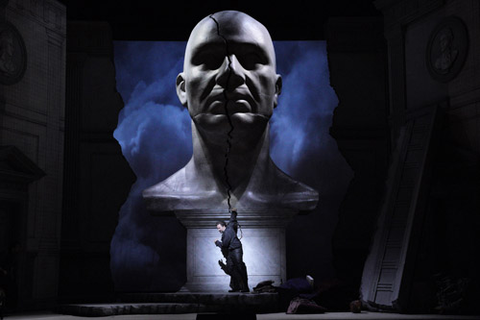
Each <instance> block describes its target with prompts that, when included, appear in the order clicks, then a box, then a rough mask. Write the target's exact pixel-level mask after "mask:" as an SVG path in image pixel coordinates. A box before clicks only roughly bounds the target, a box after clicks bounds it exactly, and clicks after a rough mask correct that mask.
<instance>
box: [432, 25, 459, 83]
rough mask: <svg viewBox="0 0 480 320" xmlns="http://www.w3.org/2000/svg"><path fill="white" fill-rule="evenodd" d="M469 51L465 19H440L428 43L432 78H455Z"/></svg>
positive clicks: (445, 79)
mask: <svg viewBox="0 0 480 320" xmlns="http://www.w3.org/2000/svg"><path fill="white" fill-rule="evenodd" d="M467 51H468V33H467V28H466V27H465V24H464V23H463V21H462V20H460V19H459V18H457V17H453V16H452V17H448V18H445V19H443V20H442V21H440V23H439V24H438V25H437V26H436V27H435V29H434V30H433V32H432V33H431V34H430V39H429V40H428V45H427V57H426V59H427V68H428V71H429V72H430V75H431V76H432V78H434V79H435V80H437V81H440V82H448V81H450V80H452V79H453V78H455V77H456V76H457V75H458V73H459V72H460V70H461V69H462V67H463V64H464V63H465V59H466V57H467Z"/></svg>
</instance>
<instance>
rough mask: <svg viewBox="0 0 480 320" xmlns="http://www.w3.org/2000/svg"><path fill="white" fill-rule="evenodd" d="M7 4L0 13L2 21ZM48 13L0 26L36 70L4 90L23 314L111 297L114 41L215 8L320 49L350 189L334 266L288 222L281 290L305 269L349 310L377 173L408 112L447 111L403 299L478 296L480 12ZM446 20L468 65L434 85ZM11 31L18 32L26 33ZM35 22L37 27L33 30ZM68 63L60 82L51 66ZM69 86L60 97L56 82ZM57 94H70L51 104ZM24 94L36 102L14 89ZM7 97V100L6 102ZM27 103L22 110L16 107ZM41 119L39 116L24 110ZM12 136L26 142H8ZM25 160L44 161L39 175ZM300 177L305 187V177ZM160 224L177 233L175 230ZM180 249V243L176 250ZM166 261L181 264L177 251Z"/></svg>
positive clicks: (36, 8)
mask: <svg viewBox="0 0 480 320" xmlns="http://www.w3.org/2000/svg"><path fill="white" fill-rule="evenodd" d="M5 3H7V2H6V1H2V2H1V3H0V9H1V10H2V11H1V12H2V14H3V13H4V12H5V10H3V9H4V6H5ZM45 3H46V4H48V5H49V6H48V7H45V8H43V7H42V6H43V4H44V2H41V1H15V2H14V1H10V2H9V3H8V6H9V9H8V10H10V11H8V12H9V14H10V15H9V16H7V19H11V20H12V21H13V20H14V18H15V19H16V17H22V18H24V20H15V21H17V26H16V27H17V28H18V29H19V30H20V31H21V32H22V35H23V37H24V38H25V42H26V46H27V49H28V50H27V51H28V54H29V56H28V61H29V63H30V64H29V65H28V67H27V72H26V76H25V78H28V79H25V81H23V82H20V83H19V84H18V85H12V86H10V87H9V86H2V87H1V88H0V98H1V99H0V115H1V118H0V125H1V126H0V129H1V133H2V136H0V139H1V144H2V146H1V149H0V160H1V161H2V168H3V169H5V168H7V169H8V166H4V164H5V163H7V164H10V163H14V164H15V166H13V165H12V168H13V169H14V170H13V171H18V172H22V170H23V171H25V172H28V173H29V175H28V177H27V178H28V179H27V178H25V177H24V176H22V175H20V178H18V177H17V178H18V179H17V180H19V181H20V180H21V182H22V183H23V184H22V188H23V189H21V190H20V189H19V190H20V191H21V192H20V191H18V190H17V189H15V190H14V189H13V188H12V185H11V184H8V183H5V182H4V181H0V191H2V192H1V193H0V201H1V202H0V210H1V211H0V213H1V214H2V217H6V216H7V215H8V213H7V214H6V212H13V213H14V214H18V217H20V218H19V219H4V221H7V222H8V223H9V224H11V225H12V228H15V230H20V231H19V232H15V233H14V234H15V236H14V237H11V239H10V241H14V242H18V243H19V244H20V249H19V250H20V254H17V256H19V257H20V258H19V261H18V265H19V269H18V271H19V277H18V278H17V280H16V281H17V283H16V285H17V287H18V292H19V299H18V306H19V308H21V309H22V308H23V309H29V308H30V309H32V308H47V307H51V306H52V305H55V304H56V303H58V302H82V301H85V302H86V301H89V302H94V301H115V300H116V298H117V296H116V294H117V293H116V292H115V287H114V283H113V281H112V277H111V272H110V242H111V239H112V236H113V234H114V232H115V228H116V226H117V224H118V219H119V215H118V212H119V210H120V207H121V206H122V205H123V204H124V202H125V199H126V198H127V196H128V193H129V191H130V188H131V186H132V185H133V184H134V182H135V179H136V178H135V175H134V174H133V172H132V170H131V169H130V168H129V166H128V163H127V162H126V160H125V159H124V157H123V156H122V154H121V149H120V146H119V145H118V142H117V141H116V140H115V139H114V138H113V131H114V130H115V128H116V126H117V123H118V113H119V111H120V110H121V109H122V108H123V106H124V102H123V101H122V97H121V96H120V95H119V94H118V92H117V90H116V83H115V68H114V63H113V61H114V55H113V54H114V52H113V48H114V46H113V41H114V40H155V41H162V40H181V41H185V40H186V39H187V38H188V36H189V34H190V31H191V29H192V28H193V27H194V25H195V24H196V23H197V22H198V21H199V20H200V19H202V18H203V17H205V16H206V15H208V14H210V13H214V12H216V11H220V10H225V9H232V10H239V11H243V12H245V13H247V14H249V15H251V16H252V17H254V18H255V19H257V20H259V21H260V22H262V23H263V24H264V25H265V26H266V27H267V28H268V30H269V31H270V33H271V35H272V38H273V39H274V40H325V41H326V42H327V56H328V64H329V72H330V85H331V86H332V87H333V89H334V90H335V93H336V95H337V97H338V99H339V104H338V107H337V108H336V109H335V111H334V114H333V118H332V123H331V126H330V129H329V133H330V136H331V137H332V138H333V139H334V140H335V142H336V144H337V146H338V150H339V152H340V153H341V155H342V156H343V157H344V159H345V161H346V162H347V163H348V165H349V166H350V167H351V169H352V171H353V178H352V180H351V181H350V182H349V185H348V188H347V189H346V190H345V192H344V194H343V195H342V196H341V197H340V198H339V199H338V203H339V207H338V209H336V210H338V215H337V220H338V222H337V223H336V225H335V227H334V228H333V230H331V233H332V234H331V257H327V258H326V257H325V256H323V255H321V254H320V253H319V252H317V251H316V250H315V245H317V246H318V243H317V244H314V246H313V249H312V247H310V246H309V245H304V247H302V249H301V250H297V247H298V245H300V244H301V243H299V241H298V236H299V235H302V236H305V237H308V238H309V239H313V238H315V237H318V236H321V237H322V236H323V237H324V236H326V235H318V234H317V235H315V234H312V238H310V234H308V232H305V225H306V224H308V225H309V228H311V229H315V227H314V226H315V224H321V223H322V220H321V219H322V218H321V217H322V216H321V215H320V214H318V215H310V216H308V215H307V216H301V217H298V218H296V220H295V221H294V222H293V223H292V224H291V225H290V226H289V227H288V230H287V261H288V265H287V273H288V275H289V277H296V276H303V275H304V274H305V273H310V272H312V273H313V274H314V275H315V276H316V277H317V279H319V280H321V281H320V283H319V284H321V285H322V284H323V285H325V286H327V287H328V286H330V288H337V289H338V290H337V291H336V292H335V291H334V292H333V293H332V294H330V295H329V296H330V297H331V299H332V300H337V301H340V302H341V303H340V304H339V305H338V306H339V307H340V308H343V309H345V308H346V306H347V304H348V302H349V301H350V300H349V299H353V298H358V288H359V286H360V281H361V276H362V271H363V265H364V261H365V259H366V257H367V255H368V252H369V247H370V245H371V243H372V242H371V241H372V236H373V234H374V232H375V229H376V218H377V216H378V214H379V212H380V208H381V204H382V202H383V199H384V195H385V190H386V189H387V188H388V187H389V185H388V182H389V181H390V180H389V176H388V174H387V168H388V165H389V163H392V162H394V161H395V160H398V158H396V156H395V153H393V150H394V149H395V146H396V143H397V139H398V137H399V132H400V131H401V128H402V127H403V126H404V124H405V123H406V122H407V120H408V115H411V114H412V113H414V112H415V111H417V110H420V109H422V108H425V107H428V106H432V105H436V104H441V105H442V106H444V107H443V111H442V121H441V125H440V126H439V129H438V132H436V136H437V137H438V146H437V148H436V151H435V153H432V155H431V159H430V162H429V168H428V169H429V172H430V179H429V181H428V183H427V184H426V185H425V199H424V202H425V210H424V211H425V219H424V221H423V222H424V223H423V225H424V229H422V230H421V231H422V232H421V236H419V237H416V238H414V239H411V240H412V241H413V242H416V243H417V244H420V246H419V249H418V253H417V255H415V256H413V257H409V259H410V261H411V262H412V266H413V278H411V279H410V282H411V283H412V287H413V288H414V289H415V290H414V291H413V293H414V294H412V299H416V298H418V297H422V296H423V297H427V298H428V299H423V301H425V304H424V305H423V306H416V307H418V308H417V310H421V311H422V312H436V311H435V310H434V309H433V307H434V306H435V305H436V304H437V303H438V301H436V296H435V295H436V293H437V292H438V286H436V282H435V275H437V274H442V275H443V276H444V277H446V278H447V279H450V280H451V281H453V282H454V283H455V282H458V280H460V279H467V280H466V281H468V282H469V283H471V284H472V285H471V286H470V287H469V288H480V285H479V273H478V270H480V246H479V237H480V232H478V230H480V214H479V213H480V208H479V203H478V199H479V198H480V197H479V195H480V188H479V186H480V183H479V182H480V174H479V168H480V165H479V164H480V161H479V155H480V130H478V128H479V127H480V124H479V116H478V115H479V114H480V109H479V108H480V107H479V105H480V77H479V76H478V70H480V60H479V59H478V57H479V53H478V48H480V42H479V41H480V40H479V39H480V25H479V22H478V17H479V16H480V4H479V3H478V1H476V0H450V1H446V0H375V1H367V0H356V1H347V0H324V1H308V2H307V1H295V2H287V3H285V2H283V3H282V2H275V3H271V4H269V5H264V4H260V2H259V1H208V2H207V1H203V2H201V1H195V2H193V1H192V2H186V1H172V2H168V3H167V2H164V1H162V2H161V1H141V0H137V1H128V2H127V1H80V0H78V1H77V0H69V1H66V0H65V1H60V3H62V4H63V5H64V6H65V7H66V18H67V21H66V22H65V21H64V20H62V19H63V16H62V14H64V11H63V8H58V7H55V4H54V3H53V4H52V3H50V2H48V1H45ZM166 3H167V4H166ZM40 7H42V8H40ZM12 12H13V13H14V14H13V13H12ZM39 12H41V13H39ZM43 12H46V14H47V16H45V17H44V16H43ZM451 15H455V16H457V17H459V18H460V19H461V20H462V21H463V23H464V24H465V26H466V28H467V33H468V37H467V38H468V39H467V41H468V53H467V56H466V60H465V63H464V65H463V66H462V67H461V68H460V72H459V73H458V75H456V77H454V78H453V79H451V80H450V81H449V82H445V83H444V82H439V81H437V80H435V79H434V78H432V76H431V75H430V73H429V72H428V70H427V68H426V63H425V60H426V54H425V53H426V51H427V45H428V40H429V39H430V35H431V34H432V31H433V30H434V29H435V27H436V26H437V25H438V24H439V23H440V22H441V21H443V19H444V18H445V17H448V16H451ZM40 16H41V17H42V18H39V17H40ZM2 18H3V16H2ZM15 21H14V22H15ZM18 21H23V22H24V23H25V24H27V22H28V28H27V27H25V28H23V26H22V25H20V24H19V23H18ZM34 23H36V24H35V28H36V27H38V28H37V29H35V28H33V27H32V28H30V26H32V25H34ZM65 24H66V27H67V28H66V39H62V36H61V35H57V34H56V31H55V30H57V29H55V28H57V27H58V30H61V31H62V30H63V29H62V28H63V27H62V26H64V25H65ZM45 26H46V28H45ZM63 40H66V42H63ZM65 43H66V45H65ZM65 47H66V48H65ZM65 49H66V52H65V51H62V50H65ZM50 50H52V51H50ZM62 59H64V60H65V61H66V62H65V68H66V70H64V69H62V67H61V66H58V67H57V65H56V63H58V61H63V60H62ZM49 63H50V64H49ZM63 71H66V72H64V73H61V72H63ZM63 76H64V77H65V78H64V79H65V86H61V85H62V83H57V82H55V81H53V80H52V79H59V78H61V77H63ZM27 80H28V81H27ZM58 82H61V81H60V80H59V81H58ZM32 83H33V84H38V86H37V87H34V85H32ZM52 83H53V84H55V85H58V87H61V88H62V90H64V89H65V91H64V92H63V91H62V92H57V91H55V90H57V89H56V88H57V87H55V86H53V85H51V84H52ZM24 87H26V88H29V90H31V91H28V92H27V91H22V90H23V88H24ZM9 90H12V92H13V91H15V93H16V96H13V97H12V95H6V94H5V93H6V92H8V91H9ZM44 91H48V92H47V93H48V97H49V98H48V99H47V98H45V97H44V96H47V94H43V93H44ZM24 96H25V97H26V98H25V99H23V100H22V98H23V97H24ZM63 96H64V97H65V101H64V102H65V103H64V104H63V101H61V100H62V97H63ZM5 97H7V98H5ZM57 97H58V98H57ZM24 100H25V101H26V105H25V106H17V105H15V103H16V102H17V101H21V102H22V101H24ZM12 101H13V102H12ZM5 102H6V104H5ZM63 107H64V108H63ZM35 108H37V109H39V110H40V111H39V112H36V111H35V110H34V111H32V110H30V109H35ZM42 110H43V111H42ZM45 110H46V111H45ZM63 110H65V114H64V117H63ZM27 111H28V112H27ZM37 111H38V110H37ZM23 112H25V114H23ZM42 112H43V113H42ZM43 115H45V119H46V120H44V118H43ZM59 119H60V120H59ZM63 120H64V123H65V125H64V127H63V124H62V121H63ZM17 123H19V124H18V125H17ZM22 126H24V127H22ZM11 127H14V129H15V130H17V131H16V132H20V133H18V134H17V133H15V132H14V133H12V132H13V131H12V130H11ZM17 137H18V138H17ZM63 139H64V142H65V143H64V145H63ZM4 145H7V146H8V145H14V146H15V147H16V148H17V149H18V150H19V151H18V152H17V151H15V150H16V149H12V148H8V147H5V146H4ZM25 155H26V156H25ZM28 158H31V160H33V162H35V159H37V160H38V159H39V160H38V161H37V163H36V164H35V163H33V162H32V161H28ZM52 159H53V160H54V161H51V160H52ZM310 165H312V163H310ZM10 169H11V168H10ZM0 174H3V171H2V172H0ZM17 176H18V174H17ZM2 177H3V176H2ZM305 178H306V181H305V182H307V183H308V179H310V178H311V177H305ZM29 179H30V180H31V181H30V180H29ZM34 180H35V181H37V182H32V181H34ZM25 181H26V182H25ZM62 181H63V183H62ZM29 183H30V184H29ZM15 186H16V185H15ZM27 187H28V188H27ZM5 190H8V192H12V193H15V192H16V191H18V192H17V193H18V194H21V198H18V199H17V198H15V199H13V201H12V199H9V198H8V197H7V201H4V200H3V199H4V197H5V194H7V193H6V192H5ZM15 196H16V193H15ZM2 197H3V198H2ZM170 223H172V224H175V223H177V229H176V230H182V226H181V225H180V224H179V222H178V221H177V220H176V218H174V217H172V218H171V221H170ZM311 229H309V230H311ZM12 230H14V229H12ZM179 232H181V231H179ZM313 232H314V231H313ZM295 239H297V240H295ZM182 246H184V244H183V243H178V248H179V249H181V248H182ZM14 248H15V247H14ZM17 249H18V248H17ZM305 255H308V259H309V260H310V261H314V262H315V263H314V265H330V264H331V265H332V266H333V269H334V270H333V272H332V277H331V278H330V279H321V278H322V276H321V275H317V274H315V272H318V269H316V270H309V269H308V266H311V265H312V264H311V263H309V262H308V261H305ZM171 258H172V259H178V258H179V256H178V253H175V254H173V255H172V257H171ZM132 263H134V261H132ZM319 269H321V268H319ZM177 280H178V281H177V282H181V279H177ZM169 289H171V288H169ZM462 293H464V294H465V296H466V297H465V299H464V301H465V302H464V303H463V305H460V306H457V308H456V309H454V310H453V311H451V312H454V313H455V312H457V313H458V312H460V313H475V312H476V313H478V311H476V310H475V306H476V301H478V299H479V292H478V289H477V291H475V290H473V292H472V290H470V291H468V292H467V291H462Z"/></svg>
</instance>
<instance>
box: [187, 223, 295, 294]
mask: <svg viewBox="0 0 480 320" xmlns="http://www.w3.org/2000/svg"><path fill="white" fill-rule="evenodd" d="M242 235H243V237H242V238H241V242H242V245H243V253H244V254H243V260H244V262H245V264H246V266H247V274H248V284H249V287H250V290H251V289H252V288H253V287H254V286H256V285H257V284H258V283H259V282H261V281H265V280H273V281H275V283H274V285H277V286H278V285H280V283H281V282H282V281H285V280H286V270H285V264H286V261H285V229H284V228H283V227H281V228H251V227H243V228H241V229H240V230H239V232H238V236H239V237H240V236H242ZM220 238H221V234H220V233H219V232H218V231H217V230H216V229H214V226H213V227H212V229H200V228H189V229H188V230H187V283H186V284H185V285H184V287H183V288H182V291H190V292H200V291H210V292H215V291H216V292H218V291H223V292H226V291H228V290H229V289H230V287H229V283H230V276H228V275H226V274H225V273H224V272H223V270H222V269H220V266H219V264H218V260H220V259H223V261H224V262H225V258H224V257H223V256H222V253H221V251H220V248H218V247H216V246H215V243H214V242H215V240H216V239H220Z"/></svg>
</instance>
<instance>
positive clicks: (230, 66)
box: [217, 54, 245, 91]
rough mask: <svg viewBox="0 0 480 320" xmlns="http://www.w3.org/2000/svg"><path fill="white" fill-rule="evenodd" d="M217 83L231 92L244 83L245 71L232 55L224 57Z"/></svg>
mask: <svg viewBox="0 0 480 320" xmlns="http://www.w3.org/2000/svg"><path fill="white" fill-rule="evenodd" d="M217 83H218V84H219V85H220V86H222V87H223V88H224V89H225V90H227V91H233V90H235V89H236V88H237V87H239V86H240V85H242V84H243V83H245V70H244V69H243V67H242V65H241V64H240V62H239V61H238V59H237V57H236V56H235V55H234V54H231V55H228V56H225V59H224V61H223V64H222V66H221V67H220V72H219V73H218V75H217Z"/></svg>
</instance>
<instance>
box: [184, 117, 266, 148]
mask: <svg viewBox="0 0 480 320" xmlns="http://www.w3.org/2000/svg"><path fill="white" fill-rule="evenodd" d="M192 119H193V122H194V123H195V125H196V127H197V129H198V130H199V131H200V132H201V134H202V136H204V138H206V139H208V142H209V143H214V144H219V145H222V146H223V145H225V143H226V140H227V133H228V132H229V131H230V130H231V129H232V126H233V130H232V131H231V136H232V137H233V138H232V141H231V142H232V143H233V144H236V143H242V144H247V145H249V146H253V145H255V144H256V143H257V142H258V139H259V138H260V137H261V136H262V135H263V133H264V131H265V129H266V127H267V124H268V120H269V119H270V117H268V116H266V115H263V114H257V113H250V112H237V113H234V114H232V115H231V116H230V122H231V125H230V122H229V121H228V118H227V116H226V115H225V114H211V113H200V114H197V115H196V116H194V117H193V118H192Z"/></svg>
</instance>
